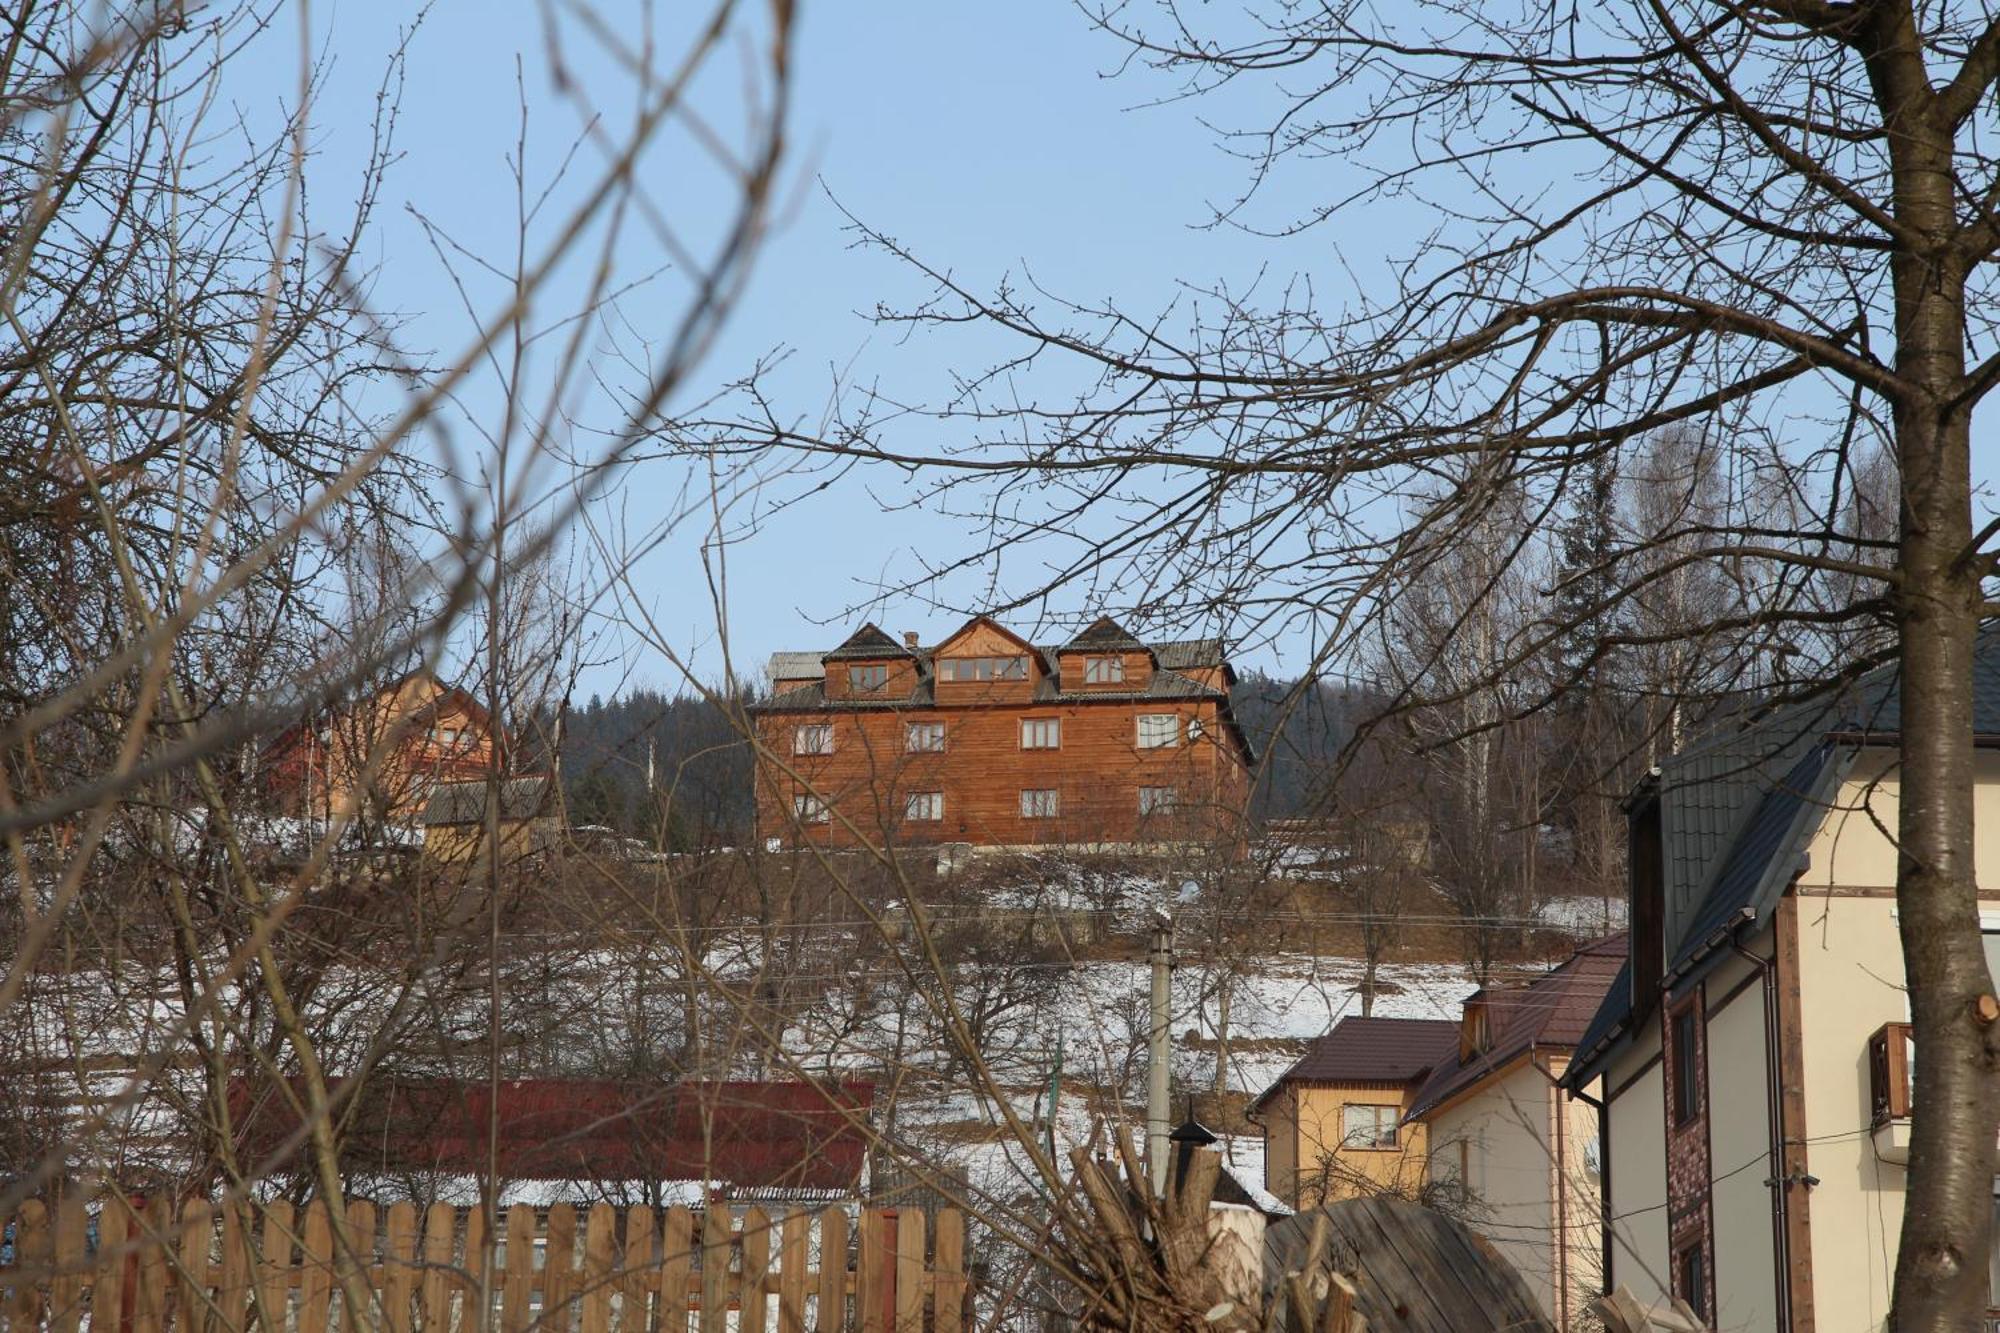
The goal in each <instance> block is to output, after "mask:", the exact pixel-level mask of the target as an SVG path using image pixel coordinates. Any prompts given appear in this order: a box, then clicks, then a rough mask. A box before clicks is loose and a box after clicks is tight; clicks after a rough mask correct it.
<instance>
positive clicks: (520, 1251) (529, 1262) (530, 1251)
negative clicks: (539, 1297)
mask: <svg viewBox="0 0 2000 1333" xmlns="http://www.w3.org/2000/svg"><path fill="white" fill-rule="evenodd" d="M505 1262H506V1267H505V1270H504V1271H505V1276H503V1277H502V1279H501V1288H500V1298H501V1305H500V1327H501V1329H502V1333H524V1330H525V1329H526V1328H527V1327H528V1325H529V1324H530V1323H531V1322H533V1320H532V1315H531V1313H530V1311H529V1303H530V1302H531V1301H533V1300H534V1295H535V1210H534V1209H532V1208H530V1207H528V1205H527V1204H525V1203H517V1204H515V1205H514V1206H513V1207H512V1208H509V1209H508V1210H507V1255H506V1261H505Z"/></svg>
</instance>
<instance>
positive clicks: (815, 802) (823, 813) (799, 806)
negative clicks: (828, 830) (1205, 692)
mask: <svg viewBox="0 0 2000 1333" xmlns="http://www.w3.org/2000/svg"><path fill="white" fill-rule="evenodd" d="M792 813H793V814H795V815H797V816H798V817H799V822H800V823H802V824H824V823H826V821H827V819H828V818H829V815H830V812H829V811H828V810H827V808H826V802H825V801H823V800H821V799H820V798H819V797H817V796H794V797H793V798H792Z"/></svg>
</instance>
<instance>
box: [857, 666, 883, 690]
mask: <svg viewBox="0 0 2000 1333" xmlns="http://www.w3.org/2000/svg"><path fill="white" fill-rule="evenodd" d="M888 683H889V668H888V667H886V666H884V665H882V664H881V663H880V662H877V663H875V664H874V665H873V666H851V667H849V668H847V688H848V689H850V690H879V689H881V688H882V687H883V686H884V685H887V684H888Z"/></svg>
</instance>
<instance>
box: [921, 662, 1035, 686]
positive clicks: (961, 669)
mask: <svg viewBox="0 0 2000 1333" xmlns="http://www.w3.org/2000/svg"><path fill="white" fill-rule="evenodd" d="M1027 678H1028V659H1027V658H1025V657H947V658H945V659H944V660H943V661H941V662H939V663H938V679H939V680H965V681H970V680H1026V679H1027Z"/></svg>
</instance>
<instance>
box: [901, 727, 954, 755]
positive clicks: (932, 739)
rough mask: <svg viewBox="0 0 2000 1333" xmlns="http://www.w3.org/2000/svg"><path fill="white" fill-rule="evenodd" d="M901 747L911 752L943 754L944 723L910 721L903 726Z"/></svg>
mask: <svg viewBox="0 0 2000 1333" xmlns="http://www.w3.org/2000/svg"><path fill="white" fill-rule="evenodd" d="M903 748H904V749H905V750H908V751H909V752H910V753H911V754H943V753H944V723H942V722H911V723H908V724H906V725H905V726H904V727H903Z"/></svg>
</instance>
